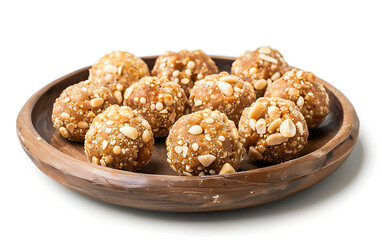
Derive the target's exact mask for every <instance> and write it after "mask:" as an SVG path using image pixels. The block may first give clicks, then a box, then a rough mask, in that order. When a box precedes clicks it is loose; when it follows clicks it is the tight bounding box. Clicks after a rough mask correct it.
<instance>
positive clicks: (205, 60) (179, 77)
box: [152, 50, 218, 96]
mask: <svg viewBox="0 0 382 240" xmlns="http://www.w3.org/2000/svg"><path fill="white" fill-rule="evenodd" d="M215 73H218V68H217V66H216V64H215V62H214V61H213V60H212V59H211V57H209V56H208V55H206V54H205V53H204V52H203V51H202V50H195V51H188V50H181V51H179V52H170V51H168V52H165V53H164V54H163V55H161V56H159V57H158V58H157V60H156V61H155V65H154V68H153V70H152V74H153V75H154V76H158V77H167V78H168V79H170V80H171V81H174V82H176V83H178V84H179V85H180V86H181V87H182V88H183V90H184V92H185V93H186V95H187V96H189V95H190V90H191V89H192V87H193V86H194V82H195V81H197V80H200V79H202V78H204V77H205V76H207V75H210V74H215Z"/></svg>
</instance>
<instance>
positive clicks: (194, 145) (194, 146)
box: [191, 143, 199, 152]
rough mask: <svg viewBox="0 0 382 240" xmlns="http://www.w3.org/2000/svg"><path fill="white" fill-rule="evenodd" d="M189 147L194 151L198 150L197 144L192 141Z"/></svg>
mask: <svg viewBox="0 0 382 240" xmlns="http://www.w3.org/2000/svg"><path fill="white" fill-rule="evenodd" d="M191 147H192V149H193V150H194V151H195V152H196V151H198V149H199V145H198V144H197V143H193V144H192V145H191Z"/></svg>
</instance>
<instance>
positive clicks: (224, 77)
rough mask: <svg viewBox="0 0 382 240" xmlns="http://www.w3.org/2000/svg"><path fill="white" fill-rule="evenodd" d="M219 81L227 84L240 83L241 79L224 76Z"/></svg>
mask: <svg viewBox="0 0 382 240" xmlns="http://www.w3.org/2000/svg"><path fill="white" fill-rule="evenodd" d="M219 81H223V82H226V83H237V82H238V81H239V77H236V76H233V75H228V76H223V77H221V78H219Z"/></svg>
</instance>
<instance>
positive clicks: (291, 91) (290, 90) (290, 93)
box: [288, 88, 299, 96]
mask: <svg viewBox="0 0 382 240" xmlns="http://www.w3.org/2000/svg"><path fill="white" fill-rule="evenodd" d="M288 94H289V95H291V96H297V95H298V94H299V91H298V90H297V89H296V88H289V90H288Z"/></svg>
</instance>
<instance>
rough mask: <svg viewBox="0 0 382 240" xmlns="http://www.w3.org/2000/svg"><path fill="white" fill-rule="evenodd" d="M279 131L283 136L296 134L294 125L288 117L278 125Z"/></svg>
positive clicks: (289, 136)
mask: <svg viewBox="0 0 382 240" xmlns="http://www.w3.org/2000/svg"><path fill="white" fill-rule="evenodd" d="M280 133H281V135H283V136H284V137H287V138H291V137H294V136H295V135H296V126H295V125H294V123H293V121H292V120H290V119H287V120H284V121H283V122H282V123H281V125H280Z"/></svg>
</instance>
